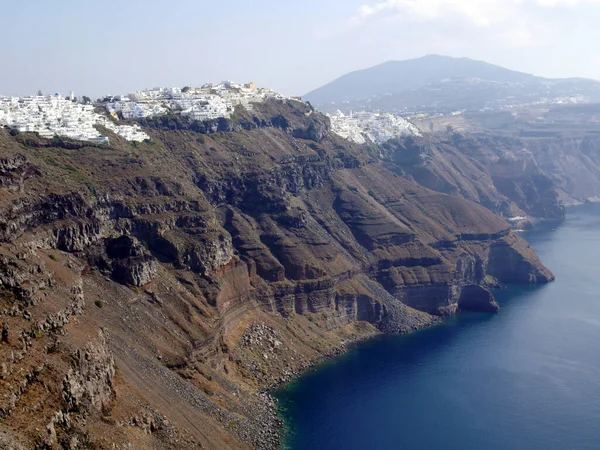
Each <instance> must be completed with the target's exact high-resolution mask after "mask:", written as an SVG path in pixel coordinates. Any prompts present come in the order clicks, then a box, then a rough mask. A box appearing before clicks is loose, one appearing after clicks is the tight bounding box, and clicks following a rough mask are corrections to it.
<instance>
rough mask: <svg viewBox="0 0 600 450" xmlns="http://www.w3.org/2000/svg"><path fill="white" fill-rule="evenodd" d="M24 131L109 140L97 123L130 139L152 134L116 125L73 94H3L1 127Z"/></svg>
mask: <svg viewBox="0 0 600 450" xmlns="http://www.w3.org/2000/svg"><path fill="white" fill-rule="evenodd" d="M2 125H4V126H8V127H10V128H11V129H14V130H18V131H21V132H36V133H38V134H39V135H40V136H42V137H46V138H51V137H53V136H64V137H68V138H71V139H77V140H82V141H91V142H99V143H108V137H106V136H102V134H101V133H100V132H99V131H98V130H97V128H96V126H97V125H101V126H104V127H105V128H108V129H109V130H111V131H112V132H114V133H115V134H117V135H119V136H121V137H123V138H125V139H127V140H129V141H143V140H144V139H148V138H149V136H148V135H147V134H146V133H144V132H143V131H142V130H141V128H140V127H139V126H137V125H136V126H131V125H117V124H115V123H113V122H112V121H110V120H108V119H107V118H106V117H104V116H102V115H101V114H98V113H96V112H94V106H92V105H87V104H82V103H78V102H76V101H75V98H74V95H73V94H72V93H71V95H70V96H69V97H68V98H63V97H61V96H60V94H54V95H47V96H43V95H37V96H28V97H1V96H0V126H2Z"/></svg>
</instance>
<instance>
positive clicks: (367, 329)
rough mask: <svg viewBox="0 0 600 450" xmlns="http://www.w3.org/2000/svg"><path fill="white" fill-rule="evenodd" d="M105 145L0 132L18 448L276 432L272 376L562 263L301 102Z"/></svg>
mask: <svg viewBox="0 0 600 450" xmlns="http://www.w3.org/2000/svg"><path fill="white" fill-rule="evenodd" d="M145 125H146V127H147V129H146V131H147V132H148V133H149V134H150V136H151V138H152V139H151V141H148V142H144V143H139V144H129V143H127V142H126V141H123V140H122V139H120V138H119V137H118V136H115V135H112V134H110V133H109V135H110V138H111V145H110V146H109V147H105V146H89V145H86V144H83V143H78V142H73V141H65V140H45V139H41V138H38V137H36V136H32V135H22V134H21V135H16V136H12V135H11V134H9V133H8V131H6V130H0V192H1V194H0V281H1V283H2V284H1V288H2V292H1V294H2V295H1V296H0V315H1V316H2V317H1V321H2V322H3V323H4V325H3V332H2V335H1V336H0V337H1V342H0V365H1V373H0V398H2V399H3V401H2V402H1V403H0V405H1V406H0V417H2V424H0V432H1V434H2V439H4V440H5V441H9V440H12V442H13V445H14V446H15V448H18V445H22V446H23V447H24V448H34V447H39V448H60V447H63V448H67V447H68V448H90V447H93V448H107V449H108V448H113V447H112V446H113V445H117V446H121V447H122V446H127V445H129V446H132V447H133V448H198V447H202V448H216V449H219V448H277V447H278V442H279V441H278V439H279V438H278V428H277V427H278V420H277V418H276V416H275V413H274V410H273V405H272V404H270V403H269V400H268V398H267V397H266V396H265V395H264V394H260V392H261V390H262V389H264V388H266V387H268V386H270V385H271V384H272V383H274V382H278V381H280V380H284V379H287V378H289V377H290V376H292V375H293V374H294V373H297V372H298V371H299V370H302V369H303V368H305V367H306V366H307V365H308V364H310V363H312V362H314V361H315V360H318V359H319V358H321V357H323V356H325V355H328V354H331V353H333V352H336V351H338V349H339V348H340V347H341V346H343V343H344V342H346V341H348V340H354V339H358V338H363V337H366V336H370V335H372V334H374V333H378V332H409V331H412V330H415V329H419V328H422V327H425V326H428V325H430V324H432V323H434V322H435V321H436V319H435V317H434V315H444V314H452V313H455V312H456V311H459V310H478V311H496V310H497V304H496V303H495V302H494V299H493V295H492V294H491V292H490V291H489V290H488V288H489V287H490V286H495V285H497V284H502V283H512V282H532V283H540V282H547V281H550V280H551V279H552V278H553V276H552V274H551V273H550V272H549V271H548V270H547V269H546V268H545V267H543V265H542V264H541V263H540V262H539V260H538V259H537V257H536V255H535V254H534V253H533V251H532V250H531V249H530V248H529V247H528V246H527V244H526V243H525V242H524V241H523V240H521V239H520V238H519V237H518V236H517V235H515V234H514V233H512V232H511V231H510V228H509V225H508V223H507V222H505V221H504V220H502V219H501V218H499V217H498V216H496V215H494V214H492V213H491V212H490V211H489V210H487V209H485V208H484V207H482V206H480V205H477V204H475V203H473V202H471V201H469V200H466V199H464V198H461V197H458V196H449V195H446V194H442V193H439V192H435V191H433V190H430V189H427V188H425V187H423V186H420V185H419V184H417V183H415V182H414V181H411V180H410V179H408V178H406V177H402V176H399V175H398V174H396V173H394V172H393V171H391V170H388V169H387V168H386V167H385V165H384V164H381V163H379V162H378V160H377V159H376V158H374V157H373V156H372V154H371V153H370V152H369V151H367V149H365V148H363V147H359V146H354V145H352V144H350V143H348V142H347V141H344V140H342V139H339V138H337V137H336V136H335V135H331V134H330V133H329V124H328V120H327V119H326V118H325V117H324V116H322V115H320V114H318V113H316V112H314V111H312V110H311V109H310V108H309V107H308V106H307V105H305V104H302V103H298V102H268V103H265V104H262V105H256V107H255V108H254V111H253V112H252V113H248V112H241V111H240V112H239V113H238V114H236V116H235V117H234V118H232V119H231V120H229V121H226V122H223V123H214V124H212V125H211V124H204V125H203V126H202V127H199V126H198V124H197V123H186V122H184V121H176V120H174V119H173V118H164V120H163V119H160V120H151V121H146V123H145Z"/></svg>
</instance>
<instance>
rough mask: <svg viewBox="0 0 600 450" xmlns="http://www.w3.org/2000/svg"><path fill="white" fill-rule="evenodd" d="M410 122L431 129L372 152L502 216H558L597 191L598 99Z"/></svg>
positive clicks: (599, 155) (599, 168)
mask: <svg viewBox="0 0 600 450" xmlns="http://www.w3.org/2000/svg"><path fill="white" fill-rule="evenodd" d="M417 125H418V126H419V127H420V128H421V129H422V130H423V131H424V132H425V130H433V132H430V133H425V135H424V137H423V138H416V137H411V138H406V139H397V140H392V141H389V142H387V143H386V144H384V145H383V147H382V151H381V154H380V155H379V156H380V157H381V158H383V159H384V160H385V161H386V162H388V164H391V165H389V167H390V169H391V170H396V171H398V172H399V173H403V174H406V175H408V176H411V177H413V179H414V180H415V181H417V182H418V183H419V184H421V185H423V186H426V187H429V188H430V189H434V190H436V191H439V192H444V193H448V194H452V195H460V196H463V197H464V198H467V199H469V200H472V201H475V202H477V203H480V204H482V205H484V206H486V207H487V208H489V209H491V210H492V211H494V212H495V213H497V214H500V215H502V216H504V217H507V218H508V217H515V216H524V215H530V216H532V217H535V218H542V219H560V218H562V217H563V215H564V205H569V204H576V203H581V202H587V201H597V199H598V198H600V153H599V149H600V137H599V136H600V107H599V106H598V105H576V106H575V105H570V106H555V107H544V106H538V107H536V108H533V109H529V108H528V109H516V110H513V111H506V112H502V113H471V114H464V115H458V116H456V115H455V116H436V117H430V118H425V119H423V120H421V121H418V122H417ZM455 130H460V131H455Z"/></svg>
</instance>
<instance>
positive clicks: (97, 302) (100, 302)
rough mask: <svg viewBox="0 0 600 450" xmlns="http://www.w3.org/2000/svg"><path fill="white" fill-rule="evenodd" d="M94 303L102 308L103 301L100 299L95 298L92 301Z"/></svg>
mask: <svg viewBox="0 0 600 450" xmlns="http://www.w3.org/2000/svg"><path fill="white" fill-rule="evenodd" d="M94 305H96V306H97V307H98V308H100V309H102V308H104V302H103V301H102V300H96V301H95V302H94Z"/></svg>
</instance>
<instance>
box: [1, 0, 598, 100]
mask: <svg viewBox="0 0 600 450" xmlns="http://www.w3.org/2000/svg"><path fill="white" fill-rule="evenodd" d="M0 7H1V8H0V10H1V11H2V18H3V20H2V25H1V26H0V42H2V46H0V95H2V94H4V95H23V94H31V93H35V92H36V91H37V90H38V89H42V91H44V92H46V93H50V92H55V91H59V92H61V93H66V92H68V91H70V90H74V91H75V92H76V95H89V96H93V97H98V96H100V95H101V94H105V93H120V92H128V91H132V90H137V89H143V88H148V87H153V86H159V85H164V86H170V85H175V86H177V85H187V84H189V85H199V84H202V83H204V82H206V81H221V80H223V79H230V80H234V81H240V82H242V81H243V82H246V81H249V80H254V81H256V82H257V83H258V84H259V85H261V86H267V87H272V88H274V89H277V90H279V91H281V92H283V93H285V94H296V95H301V94H305V93H306V92H307V91H309V90H311V89H313V88H316V87H318V86H320V85H322V84H324V83H326V82H328V81H331V80H332V79H334V78H337V77H338V76H340V75H343V74H344V73H347V72H349V71H351V70H356V69H361V68H365V67H369V66H372V65H375V64H378V63H381V62H385V61H388V60H400V59H408V58H414V57H419V56H423V55H425V54H431V53H438V54H444V55H450V56H467V57H471V58H475V59H480V60H485V61H488V62H492V63H495V64H499V65H503V66H505V67H508V68H511V69H516V70H521V71H525V72H529V73H534V74H536V75H543V76H549V77H565V76H584V77H591V78H597V79H600V52H599V51H598V50H597V45H598V44H599V43H600V27H599V26H598V24H599V23H600V0H304V1H302V2H298V1H294V0H277V1H274V0H229V1H218V0H216V1H215V0H211V1H207V0H171V1H168V2H167V1H163V0H145V1H138V0H102V1H92V0H0Z"/></svg>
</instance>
